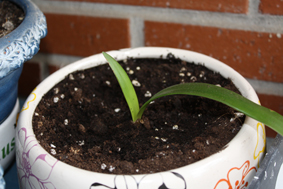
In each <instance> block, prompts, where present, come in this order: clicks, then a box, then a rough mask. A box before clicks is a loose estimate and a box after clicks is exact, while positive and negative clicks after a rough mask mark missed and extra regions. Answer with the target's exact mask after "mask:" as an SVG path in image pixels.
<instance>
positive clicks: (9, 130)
mask: <svg viewBox="0 0 283 189" xmlns="http://www.w3.org/2000/svg"><path fill="white" fill-rule="evenodd" d="M19 110H20V105H19V100H17V102H16V104H15V106H14V108H13V110H12V112H11V113H10V115H9V116H8V117H7V118H6V119H5V121H4V122H3V123H1V124H0V136H1V137H0V165H1V166H2V167H3V169H4V170H5V169H6V168H7V167H8V166H9V165H10V164H11V162H12V161H13V159H14V155H15V147H16V146H15V133H16V119H17V116H18V113H19Z"/></svg>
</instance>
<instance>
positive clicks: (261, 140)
mask: <svg viewBox="0 0 283 189" xmlns="http://www.w3.org/2000/svg"><path fill="white" fill-rule="evenodd" d="M265 144H266V136H265V129H264V125H263V124H262V123H257V142H256V147H255V150H254V160H257V162H258V167H259V162H260V154H261V153H264V151H265ZM259 146H261V147H262V148H260V147H259Z"/></svg>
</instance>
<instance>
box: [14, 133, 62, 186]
mask: <svg viewBox="0 0 283 189" xmlns="http://www.w3.org/2000/svg"><path fill="white" fill-rule="evenodd" d="M17 135H18V137H19V138H22V139H23V140H21V141H24V142H23V143H22V147H23V151H22V154H17V161H18V164H17V169H18V174H19V175H21V177H19V182H20V185H21V188H32V189H45V188H49V189H52V188H56V187H55V186H54V185H53V184H52V183H51V182H50V181H48V179H49V177H50V175H51V173H52V170H53V168H54V166H55V165H56V163H57V162H58V160H57V161H52V160H51V159H49V158H48V156H47V154H40V155H38V156H36V158H32V157H34V156H31V155H30V154H31V153H33V151H36V148H38V147H40V146H39V145H38V143H37V141H36V139H35V136H33V135H28V134H27V131H26V129H25V128H21V129H20V130H19V131H18V133H17ZM17 153H19V152H17ZM38 165H40V168H41V169H44V170H48V171H47V172H44V173H47V174H44V173H43V172H41V171H40V169H38Z"/></svg>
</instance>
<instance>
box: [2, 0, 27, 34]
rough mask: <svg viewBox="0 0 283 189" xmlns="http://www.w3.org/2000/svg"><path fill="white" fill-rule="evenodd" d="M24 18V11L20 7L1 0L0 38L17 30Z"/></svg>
mask: <svg viewBox="0 0 283 189" xmlns="http://www.w3.org/2000/svg"><path fill="white" fill-rule="evenodd" d="M24 17H25V15H24V11H23V10H22V9H21V8H20V7H19V6H18V5H16V4H14V3H12V2H10V1H1V0H0V38H1V37H4V36H5V35H7V34H9V33H10V32H12V31H13V30H14V29H16V28H17V27H18V26H19V25H20V24H21V23H22V21H23V20H24Z"/></svg>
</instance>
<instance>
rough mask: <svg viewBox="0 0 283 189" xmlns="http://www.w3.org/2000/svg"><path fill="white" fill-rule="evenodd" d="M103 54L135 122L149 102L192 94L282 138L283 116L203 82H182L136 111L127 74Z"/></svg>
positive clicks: (136, 105) (156, 95)
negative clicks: (259, 125)
mask: <svg viewBox="0 0 283 189" xmlns="http://www.w3.org/2000/svg"><path fill="white" fill-rule="evenodd" d="M103 55H104V57H105V58H106V59H107V61H108V62H109V65H110V67H111V68H112V70H113V72H114V74H115V76H116V78H117V80H118V82H119V84H120V87H121V89H122V91H123V94H124V96H125V99H126V101H127V103H128V106H129V108H130V111H131V115H132V119H133V121H134V122H135V121H136V120H137V119H141V118H142V114H143V112H144V110H145V109H146V107H147V106H148V105H149V104H150V102H152V101H154V100H155V99H157V98H161V97H164V96H169V95H180V94H183V95H195V96H201V97H206V98H209V99H212V100H216V101H218V102H221V103H223V104H226V105H228V106H230V107H232V108H234V109H235V110H237V111H240V112H242V113H244V114H246V115H247V116H249V117H251V118H253V119H256V120H257V121H259V122H261V123H263V124H265V125H267V126H269V127H270V128H272V129H273V130H275V131H276V132H278V133H279V134H281V135H283V116H281V115H280V114H278V113H276V112H274V111H272V110H270V109H268V108H265V107H263V106H260V105H258V104H256V103H254V102H252V101H250V100H248V99H246V98H245V97H243V96H241V95H239V94H237V93H235V92H233V91H230V90H228V89H225V88H222V87H218V86H215V85H211V84H206V83H184V84H178V85H173V86H171V87H168V88H166V89H163V90H161V91H159V92H158V93H156V94H155V95H154V96H153V97H151V98H150V99H149V100H148V101H147V102H146V103H145V104H144V105H143V106H142V107H141V108H140V109H139V102H138V99H137V95H136V92H135V89H134V87H133V85H132V82H131V80H130V78H129V77H128V75H127V73H126V72H125V70H124V69H123V68H122V66H121V65H120V64H119V63H118V62H117V61H116V60H115V59H114V58H112V57H111V56H110V55H108V54H107V53H105V52H103Z"/></svg>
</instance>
